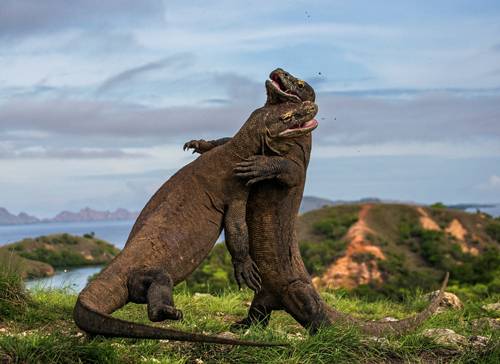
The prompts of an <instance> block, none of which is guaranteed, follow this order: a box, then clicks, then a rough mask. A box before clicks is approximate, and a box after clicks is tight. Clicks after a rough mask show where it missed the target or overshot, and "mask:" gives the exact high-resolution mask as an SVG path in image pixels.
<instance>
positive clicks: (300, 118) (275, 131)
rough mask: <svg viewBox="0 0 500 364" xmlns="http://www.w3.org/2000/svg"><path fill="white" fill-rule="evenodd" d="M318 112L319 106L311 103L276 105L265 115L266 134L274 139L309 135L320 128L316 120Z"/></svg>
mask: <svg viewBox="0 0 500 364" xmlns="http://www.w3.org/2000/svg"><path fill="white" fill-rule="evenodd" d="M317 112H318V106H317V105H316V104H315V103H314V102H311V101H304V102H301V103H300V104H296V103H283V104H280V105H276V106H275V108H272V109H271V112H269V113H266V114H265V117H264V121H265V128H266V133H267V135H268V136H269V137H270V138H272V139H289V138H296V137H300V136H302V135H305V134H308V133H310V132H311V131H312V130H314V129H315V128H316V127H317V126H318V122H317V121H316V119H314V117H315V116H316V113H317Z"/></svg>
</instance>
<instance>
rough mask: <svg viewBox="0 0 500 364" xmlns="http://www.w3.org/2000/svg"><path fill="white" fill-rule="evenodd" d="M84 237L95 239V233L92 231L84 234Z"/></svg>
mask: <svg viewBox="0 0 500 364" xmlns="http://www.w3.org/2000/svg"><path fill="white" fill-rule="evenodd" d="M83 237H84V238H86V239H94V237H95V233H94V232H93V231H91V232H90V233H87V234H83Z"/></svg>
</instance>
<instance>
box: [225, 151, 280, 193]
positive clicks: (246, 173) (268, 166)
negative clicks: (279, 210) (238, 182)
mask: <svg viewBox="0 0 500 364" xmlns="http://www.w3.org/2000/svg"><path fill="white" fill-rule="evenodd" d="M233 172H234V173H235V175H236V176H237V177H239V178H243V179H247V183H246V185H247V186H251V185H253V184H254V183H257V182H259V181H262V180H265V179H271V178H274V177H276V170H275V168H274V166H273V164H272V163H269V157H266V156H264V155H254V156H252V157H250V158H247V159H245V160H244V161H243V162H239V163H237V164H236V167H235V168H234V169H233Z"/></svg>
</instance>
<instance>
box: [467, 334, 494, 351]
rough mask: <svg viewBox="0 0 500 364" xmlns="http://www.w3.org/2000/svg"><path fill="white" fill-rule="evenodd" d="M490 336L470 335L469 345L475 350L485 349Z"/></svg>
mask: <svg viewBox="0 0 500 364" xmlns="http://www.w3.org/2000/svg"><path fill="white" fill-rule="evenodd" d="M488 342H489V340H488V338H487V337H485V336H471V337H469V345H470V346H471V348H472V349H474V350H483V349H484V348H486V347H487V346H488Z"/></svg>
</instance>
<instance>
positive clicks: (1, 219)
mask: <svg viewBox="0 0 500 364" xmlns="http://www.w3.org/2000/svg"><path fill="white" fill-rule="evenodd" d="M137 216H139V213H138V212H135V211H134V212H131V211H128V210H127V209H123V208H118V209H116V210H115V211H107V210H106V211H99V210H93V209H91V208H89V207H85V208H83V209H81V210H80V211H78V212H71V211H62V212H60V213H59V214H57V215H56V216H54V217H52V218H48V219H39V218H37V217H35V216H31V215H28V214H26V213H24V212H21V213H20V214H19V215H14V214H11V213H10V212H9V211H8V210H7V209H5V208H3V207H0V225H21V224H35V223H51V222H83V221H116V220H134V219H136V218H137Z"/></svg>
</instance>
